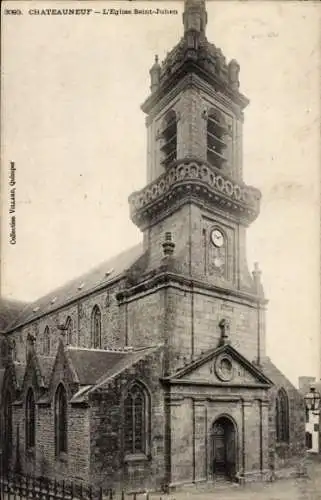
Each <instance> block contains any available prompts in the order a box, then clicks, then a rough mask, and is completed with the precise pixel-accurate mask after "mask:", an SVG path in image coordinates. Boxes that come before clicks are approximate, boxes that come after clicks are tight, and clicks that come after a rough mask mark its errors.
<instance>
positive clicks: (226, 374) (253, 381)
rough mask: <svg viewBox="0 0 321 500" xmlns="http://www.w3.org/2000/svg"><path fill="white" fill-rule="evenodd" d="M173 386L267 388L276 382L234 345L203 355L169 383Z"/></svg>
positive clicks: (179, 371)
mask: <svg viewBox="0 0 321 500" xmlns="http://www.w3.org/2000/svg"><path fill="white" fill-rule="evenodd" d="M167 380H168V381H169V382H172V383H180V382H181V383H188V382H190V383H191V384H193V383H197V384H200V383H204V384H213V385H215V384H218V385H221V384H226V385H240V386H242V385H244V386H245V385H249V386H260V387H262V386H266V387H269V386H270V385H273V382H272V381H271V380H270V379H269V378H268V377H266V376H265V375H264V374H263V372H262V371H261V370H260V369H259V367H257V366H256V365H254V364H253V363H251V362H250V361H248V360H247V359H246V358H245V357H244V356H242V354H240V353H239V352H238V351H237V350H236V349H234V348H233V347H232V346H230V345H228V344H227V345H224V346H221V347H218V348H216V349H211V350H210V351H207V352H205V353H203V354H202V355H201V356H200V357H199V358H198V359H196V360H195V361H193V362H192V363H190V364H188V365H186V366H184V368H182V369H181V370H178V371H177V372H176V373H175V374H174V375H172V376H171V377H168V379H167Z"/></svg>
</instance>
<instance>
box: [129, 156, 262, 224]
mask: <svg viewBox="0 0 321 500" xmlns="http://www.w3.org/2000/svg"><path fill="white" fill-rule="evenodd" d="M195 192H197V195H198V197H200V198H201V199H203V200H204V201H206V202H207V204H208V203H209V202H210V204H212V205H213V208H214V207H215V208H219V207H221V208H224V210H225V211H227V212H230V213H232V214H234V216H236V217H237V218H238V219H242V220H243V221H245V222H248V223H250V222H252V221H253V220H255V219H256V217H257V216H258V214H259V211H260V198H261V193H260V191H259V190H258V189H256V188H254V187H252V186H247V185H246V184H244V183H240V182H235V181H233V180H232V179H231V178H230V177H228V176H227V175H225V174H224V173H223V172H222V171H221V170H219V169H217V168H215V167H210V166H209V165H207V164H205V163H203V162H200V161H198V160H194V159H192V160H188V159H185V160H181V161H177V162H175V163H174V164H173V165H172V166H171V167H170V168H169V169H168V170H167V172H165V173H164V174H162V175H161V176H160V177H158V179H156V180H155V181H153V182H152V183H150V184H149V185H148V186H146V187H145V188H144V189H142V190H140V191H136V192H134V193H132V194H131V196H130V197H129V205H130V214H131V219H132V221H133V222H134V223H135V224H136V225H137V226H138V227H140V228H141V229H144V228H145V227H147V226H148V225H149V224H150V223H152V222H153V218H154V217H155V215H156V214H158V215H159V213H160V212H161V211H162V210H165V209H168V207H169V206H170V205H171V204H172V203H174V202H177V200H178V199H182V200H183V199H184V198H186V196H189V195H192V194H193V193H195Z"/></svg>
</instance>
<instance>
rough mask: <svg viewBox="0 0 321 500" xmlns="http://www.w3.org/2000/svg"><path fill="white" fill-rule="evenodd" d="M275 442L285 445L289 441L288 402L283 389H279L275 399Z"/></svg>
mask: <svg viewBox="0 0 321 500" xmlns="http://www.w3.org/2000/svg"><path fill="white" fill-rule="evenodd" d="M275 418H276V440H277V441H278V442H283V443H286V442H288V441H289V402H288V396H287V394H286V392H285V390H284V389H280V390H279V391H278V393H277V397H276V408H275Z"/></svg>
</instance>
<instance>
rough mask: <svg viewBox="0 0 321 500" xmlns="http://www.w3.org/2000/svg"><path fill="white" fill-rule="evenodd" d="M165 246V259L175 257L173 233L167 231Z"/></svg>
mask: <svg viewBox="0 0 321 500" xmlns="http://www.w3.org/2000/svg"><path fill="white" fill-rule="evenodd" d="M162 246H163V252H164V256H165V257H169V256H171V255H173V253H174V248H175V243H174V242H173V241H172V233H171V232H169V231H167V232H166V233H165V241H164V243H163V244H162Z"/></svg>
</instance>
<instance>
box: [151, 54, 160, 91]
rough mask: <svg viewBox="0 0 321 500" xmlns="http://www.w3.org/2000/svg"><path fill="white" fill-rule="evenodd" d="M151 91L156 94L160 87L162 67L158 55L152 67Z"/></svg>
mask: <svg viewBox="0 0 321 500" xmlns="http://www.w3.org/2000/svg"><path fill="white" fill-rule="evenodd" d="M149 73H150V83H151V84H150V90H151V91H152V92H155V91H156V90H157V89H158V87H159V82H160V74H161V67H160V64H159V62H158V55H156V56H155V62H154V64H153V66H152V67H151V69H150V71H149Z"/></svg>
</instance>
